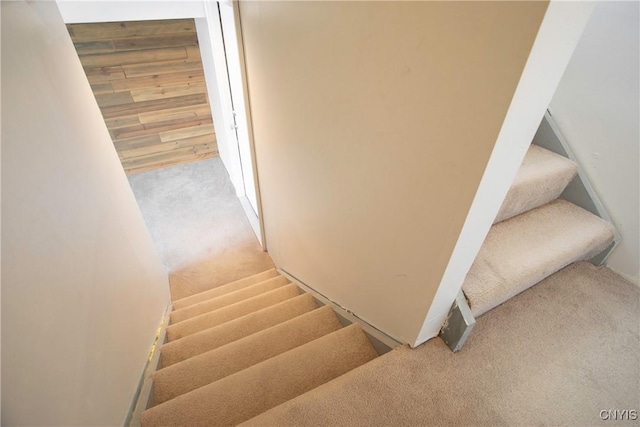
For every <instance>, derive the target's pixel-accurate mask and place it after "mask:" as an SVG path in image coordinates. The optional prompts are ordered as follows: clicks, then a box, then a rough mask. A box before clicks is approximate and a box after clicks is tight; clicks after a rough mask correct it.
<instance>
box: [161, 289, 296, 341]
mask: <svg viewBox="0 0 640 427" xmlns="http://www.w3.org/2000/svg"><path fill="white" fill-rule="evenodd" d="M298 295H300V289H299V288H298V287H297V286H296V285H295V284H293V283H291V284H289V285H285V286H282V287H280V288H277V289H274V290H272V291H269V292H265V293H263V294H260V295H257V296H255V297H251V298H249V299H246V300H244V301H240V302H237V303H234V304H231V305H228V306H226V307H223V308H219V309H217V310H214V311H210V312H209V313H205V314H201V315H199V316H196V317H192V318H191V319H187V320H183V321H182V322H180V323H176V324H174V325H169V326H168V327H167V341H169V342H171V341H175V340H177V339H180V338H183V337H186V336H188V335H191V334H195V333H196V332H199V331H202V330H204V329H209V328H212V327H214V326H218V325H220V324H222V323H224V322H228V321H229V320H233V319H237V318H238V317H241V316H244V315H245V314H249V313H252V312H254V311H258V310H260V309H263V308H266V307H269V306H270V305H273V304H277V303H279V302H282V301H284V300H286V299H289V298H293V297H295V296H298Z"/></svg>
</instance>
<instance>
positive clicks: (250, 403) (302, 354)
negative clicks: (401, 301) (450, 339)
mask: <svg viewBox="0 0 640 427" xmlns="http://www.w3.org/2000/svg"><path fill="white" fill-rule="evenodd" d="M377 356H378V353H377V352H376V350H375V349H374V348H373V346H372V345H371V343H370V342H369V339H368V338H367V336H366V335H365V334H364V333H363V332H362V329H361V328H360V326H359V325H356V324H354V325H350V326H347V327H345V328H342V329H340V330H338V331H336V332H333V333H330V334H328V335H325V336H323V337H321V338H318V339H316V340H313V341H311V342H309V343H307V344H304V345H302V346H300V347H296V348H294V349H292V350H289V351H287V352H285V353H282V354H280V355H278V356H275V357H272V358H270V359H267V360H265V361H263V362H261V363H258V364H256V365H253V366H251V367H250V368H247V369H244V370H242V371H240V372H236V373H235V374H232V375H229V376H226V377H224V378H222V379H220V380H218V381H216V382H214V383H211V384H208V385H206V386H204V387H200V388H198V389H196V390H193V391H190V392H188V393H186V394H183V395H181V396H178V397H176V398H175V399H172V400H170V401H167V402H164V403H162V404H160V405H158V406H154V407H153V408H151V409H148V410H147V411H145V412H144V413H143V414H142V424H143V425H144V426H145V427H148V426H166V425H171V426H232V425H236V424H238V423H240V422H242V421H245V420H248V419H250V418H252V417H254V416H256V415H258V414H260V413H262V412H264V411H265V410H267V409H270V408H273V407H275V406H277V405H279V404H281V403H284V402H286V401H287V400H289V399H292V398H293V397H295V396H299V395H301V394H303V393H305V392H307V391H309V390H312V389H313V388H315V387H318V386H319V385H321V384H324V383H326V382H327V381H330V380H332V379H334V378H336V377H339V376H340V375H342V374H344V373H346V372H348V371H350V370H351V369H354V368H356V367H358V366H360V365H362V364H364V363H367V362H369V361H371V360H373V359H374V358H376V357H377Z"/></svg>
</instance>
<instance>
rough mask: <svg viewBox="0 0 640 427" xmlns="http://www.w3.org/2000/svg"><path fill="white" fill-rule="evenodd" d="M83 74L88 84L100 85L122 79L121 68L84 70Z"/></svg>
mask: <svg viewBox="0 0 640 427" xmlns="http://www.w3.org/2000/svg"><path fill="white" fill-rule="evenodd" d="M84 73H85V74H86V75H87V79H88V80H89V83H102V82H110V81H113V80H118V79H124V69H123V68H122V67H98V68H85V70H84Z"/></svg>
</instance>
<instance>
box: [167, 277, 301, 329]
mask: <svg viewBox="0 0 640 427" xmlns="http://www.w3.org/2000/svg"><path fill="white" fill-rule="evenodd" d="M288 283H289V281H288V280H287V279H286V278H285V277H282V276H279V277H274V278H272V279H268V280H265V281H264V282H260V283H257V284H255V285H251V286H248V287H246V288H242V289H239V290H237V291H234V292H230V293H228V294H225V295H222V296H219V297H217V298H212V299H210V300H207V301H202V302H200V303H197V304H193V305H190V306H188V307H185V308H182V309H178V310H174V311H173V312H172V313H171V323H172V324H175V323H178V322H181V321H183V320H187V319H191V318H192V317H196V316H199V315H201V314H205V313H208V312H210V311H213V310H217V309H219V308H222V307H225V306H228V305H231V304H234V303H237V302H240V301H244V300H246V299H249V298H251V297H254V296H256V295H260V294H262V293H265V292H269V291H272V290H274V289H277V288H279V287H282V286H284V285H286V284H288Z"/></svg>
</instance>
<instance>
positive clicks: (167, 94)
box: [131, 82, 207, 102]
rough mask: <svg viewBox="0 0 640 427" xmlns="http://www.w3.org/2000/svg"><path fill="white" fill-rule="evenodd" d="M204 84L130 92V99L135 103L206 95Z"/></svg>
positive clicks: (197, 83)
mask: <svg viewBox="0 0 640 427" xmlns="http://www.w3.org/2000/svg"><path fill="white" fill-rule="evenodd" d="M206 91H207V87H206V86H205V84H204V82H196V83H187V84H182V85H177V86H163V87H159V88H153V89H142V90H132V91H131V97H132V98H133V100H134V101H135V102H141V101H150V100H152V99H164V98H173V97H175V96H183V95H193V94H197V93H202V94H204V93H206Z"/></svg>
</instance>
